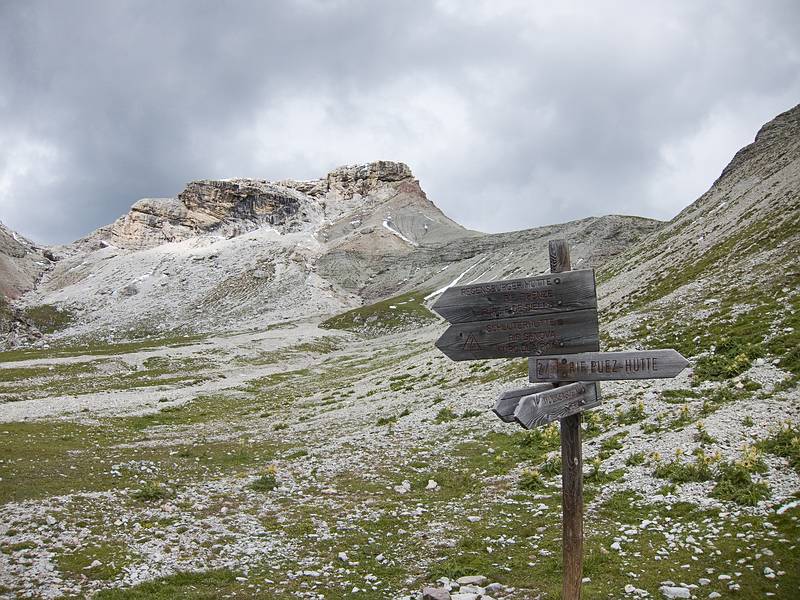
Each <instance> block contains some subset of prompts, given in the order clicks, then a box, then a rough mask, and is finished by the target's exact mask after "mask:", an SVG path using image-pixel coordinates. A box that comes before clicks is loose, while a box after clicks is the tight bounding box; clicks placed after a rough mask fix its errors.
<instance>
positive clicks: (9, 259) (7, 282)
mask: <svg viewBox="0 0 800 600" xmlns="http://www.w3.org/2000/svg"><path fill="white" fill-rule="evenodd" d="M49 266H50V260H48V259H47V258H46V257H45V254H44V252H43V250H42V249H41V248H39V247H38V246H36V245H35V244H34V243H33V242H31V241H29V240H27V239H25V238H24V237H22V236H21V235H19V234H18V233H16V232H14V231H12V230H11V229H9V228H8V227H6V226H5V225H3V224H2V223H0V297H5V298H9V299H12V300H13V299H15V298H18V297H19V296H21V295H22V294H24V293H25V292H27V291H28V290H30V289H31V288H33V286H34V284H35V283H36V281H37V280H38V279H39V278H40V277H41V276H42V273H44V271H45V270H47V269H48V268H49Z"/></svg>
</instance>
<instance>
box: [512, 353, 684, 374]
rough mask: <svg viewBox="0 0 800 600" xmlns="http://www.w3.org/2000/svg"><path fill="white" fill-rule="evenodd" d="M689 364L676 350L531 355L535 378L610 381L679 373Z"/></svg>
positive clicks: (530, 372)
mask: <svg viewBox="0 0 800 600" xmlns="http://www.w3.org/2000/svg"><path fill="white" fill-rule="evenodd" d="M688 364H689V361H688V360H686V359H685V358H684V357H683V356H681V355H680V354H678V352H676V351H675V350H672V349H669V350H642V351H636V352H584V353H581V354H555V355H551V356H536V357H533V358H530V359H528V375H529V379H530V380H531V381H549V382H558V381H609V380H613V379H664V378H668V377H675V376H676V375H677V374H678V373H680V372H681V371H683V369H685V368H686V367H687V366H688Z"/></svg>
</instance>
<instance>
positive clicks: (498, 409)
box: [492, 383, 553, 423]
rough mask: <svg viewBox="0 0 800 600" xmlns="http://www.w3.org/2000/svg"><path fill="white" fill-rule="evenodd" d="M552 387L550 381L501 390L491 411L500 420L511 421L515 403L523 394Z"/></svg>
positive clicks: (527, 394)
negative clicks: (507, 390)
mask: <svg viewBox="0 0 800 600" xmlns="http://www.w3.org/2000/svg"><path fill="white" fill-rule="evenodd" d="M552 389H553V384H552V383H537V384H536V385H532V386H530V387H526V388H522V389H521V390H511V391H509V392H503V393H502V394H501V395H500V397H499V398H498V399H497V402H495V405H494V408H493V409H492V412H493V413H494V414H496V415H497V416H498V417H500V420H501V421H505V422H506V423H513V422H514V411H515V410H516V408H517V404H519V401H520V399H521V398H522V397H523V396H530V395H531V394H535V393H537V392H543V391H544V390H552Z"/></svg>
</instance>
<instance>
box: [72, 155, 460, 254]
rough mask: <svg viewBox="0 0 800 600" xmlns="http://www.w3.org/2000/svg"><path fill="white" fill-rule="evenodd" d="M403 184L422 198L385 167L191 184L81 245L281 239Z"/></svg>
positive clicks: (395, 168)
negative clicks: (265, 235)
mask: <svg viewBox="0 0 800 600" xmlns="http://www.w3.org/2000/svg"><path fill="white" fill-rule="evenodd" d="M402 182H406V183H407V185H406V186H405V188H406V191H411V192H412V193H417V194H420V195H422V196H423V197H424V193H423V192H422V190H421V189H420V188H419V184H418V183H416V182H415V181H414V180H413V175H412V173H411V169H409V167H408V166H407V165H405V164H403V163H396V162H389V161H379V162H374V163H370V164H367V165H358V166H348V167H340V168H338V169H335V170H333V171H331V172H330V173H328V175H327V176H326V177H325V178H324V179H318V180H312V181H292V180H287V181H282V182H269V181H264V180H255V179H230V180H220V181H215V180H207V179H206V180H200V181H192V182H190V183H189V184H187V186H186V189H184V190H183V191H182V192H181V193H180V194H178V196H177V197H176V198H144V199H142V200H139V201H138V202H136V203H135V204H134V205H133V206H132V207H131V210H130V212H129V213H128V214H126V215H124V216H123V217H121V218H120V219H118V220H117V221H115V222H114V223H112V224H111V225H109V226H107V227H103V228H101V229H98V230H97V231H95V232H94V233H93V234H91V235H90V236H88V238H86V239H85V240H83V241H84V242H89V243H90V244H94V245H95V246H97V245H102V244H103V243H105V244H112V245H114V246H117V247H120V248H126V249H143V248H152V247H155V246H158V245H160V244H164V243H168V242H177V241H182V240H186V239H189V238H192V237H196V236H198V235H203V234H214V235H218V236H222V237H226V238H231V237H235V236H237V235H242V234H244V233H247V232H248V231H252V230H254V229H257V228H259V227H263V226H268V227H273V228H275V229H277V230H278V231H280V232H281V233H287V232H290V231H299V230H301V229H303V228H304V226H306V225H309V224H312V225H316V226H319V225H320V224H321V223H322V221H323V220H326V219H327V220H328V221H335V220H336V219H337V218H339V217H340V216H342V215H344V214H346V213H349V212H351V210H352V209H353V208H355V207H357V206H358V205H359V204H367V205H369V204H370V203H369V202H365V199H369V198H371V197H372V196H375V197H376V198H377V199H378V200H379V201H380V200H382V199H386V198H388V197H389V196H390V195H392V194H393V193H396V192H398V191H402V190H401V189H400V187H403V186H400V185H399V184H400V183H402ZM372 204H374V202H373V203H372ZM452 225H453V226H455V227H456V228H458V229H461V228H460V227H459V226H458V225H457V224H455V223H452Z"/></svg>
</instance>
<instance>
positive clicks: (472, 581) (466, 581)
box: [456, 575, 502, 587]
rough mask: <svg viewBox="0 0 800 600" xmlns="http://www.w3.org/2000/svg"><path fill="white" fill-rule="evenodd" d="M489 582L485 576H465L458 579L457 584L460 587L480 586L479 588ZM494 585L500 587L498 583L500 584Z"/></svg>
mask: <svg viewBox="0 0 800 600" xmlns="http://www.w3.org/2000/svg"><path fill="white" fill-rule="evenodd" d="M487 581H489V580H488V579H486V577H484V576H483V575H465V576H464V577H459V578H458V579H456V583H457V584H458V585H479V586H483V585H485V584H486V582H487ZM493 585H500V584H499V583H498V584H493ZM500 587H502V586H500Z"/></svg>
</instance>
